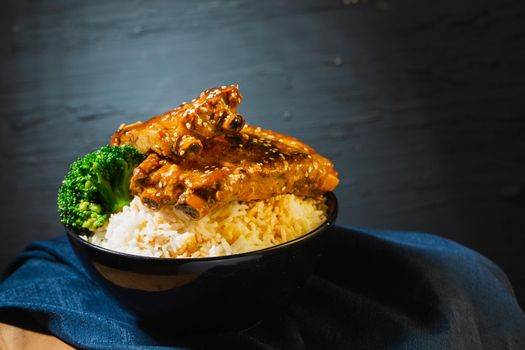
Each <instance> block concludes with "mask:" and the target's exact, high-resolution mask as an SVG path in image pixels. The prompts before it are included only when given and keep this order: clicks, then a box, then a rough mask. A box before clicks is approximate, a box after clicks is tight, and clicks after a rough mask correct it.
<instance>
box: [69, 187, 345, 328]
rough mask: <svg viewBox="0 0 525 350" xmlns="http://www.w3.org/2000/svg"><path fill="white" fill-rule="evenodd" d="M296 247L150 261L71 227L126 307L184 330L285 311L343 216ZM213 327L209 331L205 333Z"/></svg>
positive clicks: (82, 251) (331, 216)
mask: <svg viewBox="0 0 525 350" xmlns="http://www.w3.org/2000/svg"><path fill="white" fill-rule="evenodd" d="M325 197H326V203H327V206H328V213H327V217H328V219H327V220H326V222H324V223H323V224H321V225H320V226H319V227H318V228H316V229H315V230H313V231H312V232H310V233H307V234H306V235H304V236H302V237H300V238H297V239H294V240H292V241H289V242H286V243H283V244H280V245H277V246H273V247H270V248H266V249H262V250H257V251H253V252H248V253H243V254H236V255H230V256H222V257H211V258H181V259H169V258H151V257H142V256H137V255H131V254H125V253H119V252H116V251H113V250H109V249H105V248H102V247H99V246H96V245H94V244H91V243H89V242H87V241H85V240H84V239H82V238H80V237H79V236H78V234H77V233H75V231H74V230H72V229H70V228H68V227H66V231H67V236H68V238H69V242H70V243H71V245H72V247H73V250H74V251H75V254H76V255H77V256H78V258H79V259H80V261H81V262H82V264H83V266H84V267H85V268H86V270H87V271H88V273H89V274H90V275H91V276H92V277H93V279H94V280H96V281H97V282H98V283H99V284H100V285H101V286H102V287H103V288H105V289H106V290H108V291H109V293H110V294H112V295H113V296H114V297H115V299H117V300H118V301H119V302H120V303H121V304H122V305H123V306H124V307H126V308H127V309H130V310H132V311H133V312H135V313H136V314H137V315H139V316H140V317H141V318H144V319H148V320H149V319H154V320H156V319H169V322H170V324H173V325H176V324H177V323H179V321H180V323H182V324H184V326H185V328H186V329H188V328H208V327H215V328H217V327H218V325H222V326H224V327H226V328H228V327H230V326H231V327H232V328H234V327H242V326H245V325H248V324H250V323H253V322H255V321H257V320H260V319H262V318H263V317H264V316H265V315H267V314H268V313H269V312H271V313H275V312H277V311H278V310H280V309H282V308H283V307H284V306H285V305H286V304H287V302H289V301H290V297H291V296H292V294H293V293H294V292H296V291H297V290H298V289H300V288H301V287H302V286H303V285H304V283H305V282H306V280H307V278H308V276H309V275H310V274H311V273H312V271H313V269H314V267H315V263H316V261H317V260H318V258H319V256H320V255H321V253H322V250H323V246H324V238H325V237H326V234H327V233H328V231H330V229H331V228H332V227H333V225H334V222H335V218H336V216H337V199H336V197H335V195H334V194H333V193H327V194H326V195H325ZM206 325H208V326H206Z"/></svg>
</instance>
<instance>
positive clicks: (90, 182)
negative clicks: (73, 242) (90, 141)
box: [57, 146, 145, 231]
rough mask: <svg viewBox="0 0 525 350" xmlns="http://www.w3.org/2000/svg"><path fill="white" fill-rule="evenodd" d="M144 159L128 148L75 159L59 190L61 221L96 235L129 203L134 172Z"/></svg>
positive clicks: (133, 149)
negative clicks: (113, 215)
mask: <svg viewBox="0 0 525 350" xmlns="http://www.w3.org/2000/svg"><path fill="white" fill-rule="evenodd" d="M144 159H145V156H144V155H143V154H142V153H140V152H139V151H137V150H136V149H135V148H133V147H130V146H122V147H120V146H114V147H113V146H104V147H102V148H101V149H99V150H98V151H95V152H93V153H89V154H87V155H85V156H84V157H82V158H80V159H78V160H77V161H75V162H74V163H73V164H71V167H70V169H69V172H68V173H67V174H66V176H65V177H64V181H63V182H62V186H60V189H59V190H58V199H57V203H58V214H59V215H60V221H61V222H62V223H63V224H64V225H67V226H69V227H71V228H74V229H79V230H85V229H87V230H90V231H95V230H96V229H97V228H99V227H100V226H102V225H104V223H105V222H106V221H107V220H108V218H109V216H110V215H111V213H115V212H118V211H119V210H120V209H122V207H124V206H125V205H127V204H129V202H130V201H131V193H130V191H129V184H130V180H131V176H132V175H133V169H134V168H135V167H136V166H137V165H139V164H140V163H141V162H142V161H143V160H144Z"/></svg>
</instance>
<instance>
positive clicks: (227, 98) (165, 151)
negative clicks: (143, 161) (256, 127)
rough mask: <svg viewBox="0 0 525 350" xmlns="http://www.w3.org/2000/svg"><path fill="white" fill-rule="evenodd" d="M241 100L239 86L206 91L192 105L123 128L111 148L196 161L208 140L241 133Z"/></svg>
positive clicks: (242, 121)
mask: <svg viewBox="0 0 525 350" xmlns="http://www.w3.org/2000/svg"><path fill="white" fill-rule="evenodd" d="M241 100H242V96H241V94H240V93H239V87H238V86H237V85H231V86H222V87H220V88H215V89H210V90H206V91H204V92H202V93H201V94H200V95H199V97H197V98H196V99H194V100H193V101H192V102H190V103H184V104H182V105H181V106H179V107H178V108H175V109H174V110H171V111H168V112H166V113H164V114H162V115H159V116H156V117H153V118H151V119H150V120H148V121H147V122H145V123H142V122H137V123H133V124H130V125H125V124H123V125H121V126H120V128H119V130H118V131H117V132H116V133H115V134H113V136H112V138H111V144H112V145H130V146H133V147H135V148H136V149H138V150H139V151H140V152H142V153H144V154H147V153H151V152H155V153H157V154H159V155H161V156H164V157H168V158H172V159H175V160H178V159H179V158H182V157H194V156H196V155H197V154H198V153H199V152H200V150H201V149H202V146H203V142H205V141H206V140H207V139H209V138H211V137H214V136H217V135H220V134H236V133H238V132H239V131H240V130H241V129H242V127H243V126H244V118H243V117H242V116H241V115H239V114H237V106H238V105H239V104H240V103H241Z"/></svg>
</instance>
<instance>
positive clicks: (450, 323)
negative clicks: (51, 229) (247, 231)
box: [0, 227, 525, 350]
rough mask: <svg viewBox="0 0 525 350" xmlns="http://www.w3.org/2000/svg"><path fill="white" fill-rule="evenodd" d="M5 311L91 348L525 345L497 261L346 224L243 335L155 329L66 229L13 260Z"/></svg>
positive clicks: (420, 237)
mask: <svg viewBox="0 0 525 350" xmlns="http://www.w3.org/2000/svg"><path fill="white" fill-rule="evenodd" d="M6 310H10V311H11V312H12V311H13V310H17V312H18V311H19V312H25V313H29V314H30V315H31V316H32V317H33V318H35V319H36V320H37V321H38V322H39V323H41V324H42V325H43V326H44V327H45V329H47V330H48V331H49V332H50V333H51V334H54V335H55V336H57V337H58V338H60V339H62V340H63V341H65V342H67V343H69V344H71V345H72V346H74V347H76V348H85V349H173V348H181V347H183V348H242V349H303V348H305V349H491V350H492V349H525V315H524V313H523V311H522V310H521V309H520V307H519V305H518V304H517V302H516V299H515V298H514V295H513V291H512V287H511V285H510V283H509V282H508V280H507V278H506V276H505V274H504V273H503V272H502V271H501V270H500V269H499V268H498V267H497V266H496V265H495V264H494V263H492V262H491V261H490V260H488V259H486V258H485V257H483V256H481V255H479V254H477V253H476V252H474V251H472V250H470V249H468V248H465V247H463V246H461V245H459V244H457V243H454V242H451V241H449V240H446V239H443V238H438V237H436V236H432V235H428V234H422V233H410V232H394V231H378V230H370V229H363V228H347V227H337V228H336V232H335V234H334V235H333V236H332V240H331V241H330V242H329V244H328V247H327V250H326V252H325V254H324V256H323V258H322V259H321V261H320V264H319V266H318V269H317V270H316V272H315V274H314V275H313V276H312V277H311V278H310V279H309V281H308V283H307V285H306V287H305V288H304V289H303V290H302V291H301V292H300V293H298V295H296V297H295V299H294V300H293V302H292V303H291V305H290V306H289V308H288V309H287V310H286V311H285V312H284V313H283V314H282V315H280V316H276V317H274V318H273V319H265V320H263V321H262V322H260V323H259V324H257V325H255V326H253V327H251V328H249V329H247V330H243V331H239V332H222V333H215V334H212V333H207V334H186V335H183V334H184V332H176V333H177V334H178V335H172V336H167V335H166V334H165V333H163V334H162V335H159V334H157V333H156V331H155V327H154V326H153V325H145V324H144V323H143V322H141V321H140V320H139V319H137V318H136V317H135V316H134V315H133V314H132V313H129V312H128V311H126V310H125V309H123V308H121V307H120V306H119V304H118V303H117V302H116V301H115V300H114V299H113V298H112V297H111V296H110V295H108V294H106V293H105V292H104V291H103V290H101V289H100V288H98V286H97V285H96V284H95V283H94V282H93V281H91V280H90V278H89V277H88V275H87V274H86V272H85V271H84V269H83V268H82V266H81V265H80V263H79V261H78V260H77V258H76V257H75V255H74V253H73V251H72V250H71V247H70V246H69V243H68V242H67V239H66V238H65V237H64V236H63V237H60V238H57V239H54V240H51V241H45V242H35V243H32V244H30V245H29V246H28V247H27V249H26V250H25V251H24V252H23V253H21V254H20V255H18V256H17V257H16V258H15V259H14V260H13V262H12V263H11V264H10V266H8V268H7V270H6V271H5V272H4V275H3V281H2V283H1V285H0V315H1V314H2V311H6ZM0 320H1V316H0Z"/></svg>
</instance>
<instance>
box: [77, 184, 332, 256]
mask: <svg viewBox="0 0 525 350" xmlns="http://www.w3.org/2000/svg"><path fill="white" fill-rule="evenodd" d="M325 219H326V206H325V205H324V201H323V200H322V199H319V198H318V199H313V198H305V197H299V196H295V195H292V194H286V195H279V196H276V197H273V198H271V199H268V200H261V201H254V202H232V203H229V204H227V205H226V206H223V207H219V208H216V209H214V210H212V211H211V212H210V213H208V214H207V215H206V216H204V217H202V218H201V219H199V220H192V219H190V218H189V217H188V216H187V215H186V214H184V213H183V212H181V211H180V210H178V209H175V208H174V207H170V206H165V207H163V208H161V209H159V210H153V209H150V208H149V207H147V206H145V205H143V204H142V202H141V200H140V199H139V198H138V197H135V198H134V199H133V200H132V201H131V203H130V204H129V205H128V206H126V207H124V208H123V210H122V211H121V212H119V213H115V214H113V215H111V217H110V219H109V222H108V224H107V226H105V227H103V228H101V229H99V230H98V231H97V232H96V233H95V234H93V235H92V236H90V237H85V236H84V237H83V238H85V239H87V240H88V241H90V242H92V243H94V244H97V245H100V246H102V247H105V248H108V249H112V250H116V251H120V252H124V253H129V254H135V255H143V256H154V257H163V258H188V257H208V256H221V255H231V254H238V253H244V252H248V251H253V250H258V249H263V248H267V247H270V246H273V245H276V244H280V243H284V242H286V241H289V240H292V239H295V238H297V237H300V236H302V235H304V234H305V233H308V232H310V231H312V230H313V229H315V228H316V227H318V226H319V225H320V224H321V223H322V222H323V221H325Z"/></svg>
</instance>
